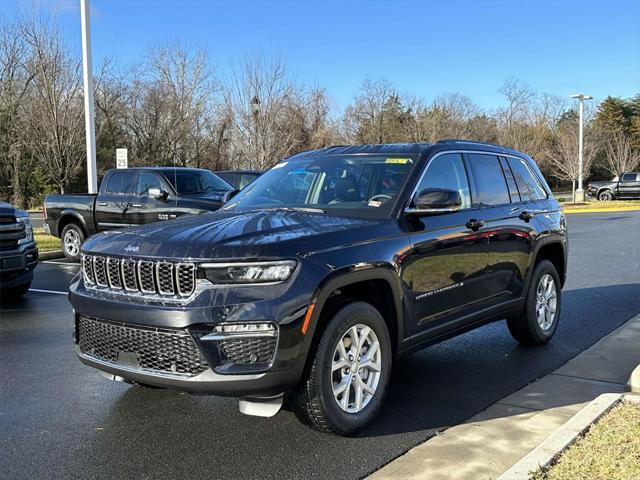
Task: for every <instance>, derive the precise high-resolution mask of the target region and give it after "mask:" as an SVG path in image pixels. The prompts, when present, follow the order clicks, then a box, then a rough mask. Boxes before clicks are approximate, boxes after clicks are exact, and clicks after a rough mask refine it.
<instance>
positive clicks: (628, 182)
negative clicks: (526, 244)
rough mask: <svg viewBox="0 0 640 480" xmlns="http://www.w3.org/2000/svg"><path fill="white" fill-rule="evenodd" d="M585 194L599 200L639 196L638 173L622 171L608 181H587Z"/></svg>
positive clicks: (639, 181) (639, 177)
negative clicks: (619, 175)
mask: <svg viewBox="0 0 640 480" xmlns="http://www.w3.org/2000/svg"><path fill="white" fill-rule="evenodd" d="M587 195H589V196H590V197H595V198H597V199H598V200H600V201H601V202H608V201H610V200H626V199H633V198H640V173H638V172H627V173H623V174H622V177H621V178H620V177H615V178H614V179H613V180H611V181H610V182H589V184H588V185H587Z"/></svg>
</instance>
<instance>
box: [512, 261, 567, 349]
mask: <svg viewBox="0 0 640 480" xmlns="http://www.w3.org/2000/svg"><path fill="white" fill-rule="evenodd" d="M549 279H550V280H552V282H553V283H552V288H553V292H551V291H550V290H546V289H545V288H544V287H545V286H546V285H548V281H549ZM540 289H541V290H543V293H542V294H541V295H542V297H546V299H545V300H541V302H540V303H538V298H539V297H538V293H539V290H540ZM553 294H555V297H554V296H553ZM554 300H555V301H554ZM540 305H547V308H546V309H545V308H544V307H542V308H540ZM561 306H562V291H561V283H560V276H559V275H558V272H557V270H556V267H555V266H554V265H553V263H551V262H550V261H549V260H542V261H540V262H538V263H537V264H536V266H535V267H534V269H533V274H532V275H531V283H530V284H529V289H528V291H527V296H526V299H525V305H524V308H523V310H522V313H521V314H520V315H518V316H515V317H511V318H508V319H507V326H508V327H509V332H510V333H511V336H512V337H513V338H514V339H516V340H517V341H518V342H520V343H521V344H522V345H543V344H545V343H547V342H548V341H549V340H550V339H551V337H553V335H554V333H555V332H556V329H557V328H558V320H559V319H560V312H561ZM554 307H555V311H553V313H552V315H549V314H550V313H551V312H552V310H553V308H554ZM539 311H540V312H541V315H538V313H539Z"/></svg>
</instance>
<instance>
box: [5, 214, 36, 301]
mask: <svg viewBox="0 0 640 480" xmlns="http://www.w3.org/2000/svg"><path fill="white" fill-rule="evenodd" d="M36 265H38V249H37V247H36V242H35V241H34V239H33V227H32V226H31V220H30V219H29V215H28V214H27V212H25V211H24V210H19V209H17V208H14V207H12V206H11V205H9V204H8V203H4V202H0V301H1V302H2V303H4V302H6V301H10V300H15V299H17V298H18V297H20V296H22V295H24V294H25V293H27V291H28V290H29V287H30V286H31V280H32V279H33V270H34V269H35V268H36Z"/></svg>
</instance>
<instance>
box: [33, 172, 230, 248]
mask: <svg viewBox="0 0 640 480" xmlns="http://www.w3.org/2000/svg"><path fill="white" fill-rule="evenodd" d="M234 191H235V189H234V187H232V186H231V185H229V184H228V183H227V182H225V181H224V180H222V179H221V178H220V177H218V176H217V175H214V174H213V173H212V172H211V171H209V170H204V169H199V168H184V167H148V168H147V167H142V168H126V169H119V170H115V169H114V170H108V171H107V173H106V174H105V176H104V178H103V180H102V182H101V183H100V190H99V192H98V193H97V194H91V193H82V194H66V195H48V196H47V197H46V198H45V200H44V214H45V231H46V232H47V233H50V234H51V235H55V236H56V237H59V238H60V239H62V251H63V252H64V254H65V256H66V257H67V258H69V259H72V260H79V259H80V246H81V245H82V243H83V242H84V241H85V239H86V238H87V237H89V236H90V235H93V234H94V233H96V232H102V231H105V230H110V229H117V228H125V227H130V226H132V225H143V224H146V223H153V222H158V221H162V220H171V219H175V218H178V217H180V216H182V215H185V214H201V213H205V212H210V211H214V210H217V209H218V208H220V207H221V206H222V205H223V204H224V202H225V201H226V200H227V199H228V198H229V197H230V196H231V195H232V194H233V192H234Z"/></svg>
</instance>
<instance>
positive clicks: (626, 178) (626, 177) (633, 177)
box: [622, 173, 636, 182]
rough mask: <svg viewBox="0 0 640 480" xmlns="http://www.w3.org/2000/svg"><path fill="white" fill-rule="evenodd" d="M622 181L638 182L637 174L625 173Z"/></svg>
mask: <svg viewBox="0 0 640 480" xmlns="http://www.w3.org/2000/svg"><path fill="white" fill-rule="evenodd" d="M622 181H623V182H635V181H636V174H635V173H625V174H624V175H623V176H622Z"/></svg>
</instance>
